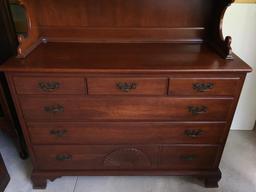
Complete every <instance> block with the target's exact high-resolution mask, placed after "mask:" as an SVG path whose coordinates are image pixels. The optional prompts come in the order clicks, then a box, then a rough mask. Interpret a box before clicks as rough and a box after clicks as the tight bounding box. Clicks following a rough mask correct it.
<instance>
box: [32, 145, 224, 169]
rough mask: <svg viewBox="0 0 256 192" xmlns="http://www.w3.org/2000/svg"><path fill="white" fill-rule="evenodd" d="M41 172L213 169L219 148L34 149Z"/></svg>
mask: <svg viewBox="0 0 256 192" xmlns="http://www.w3.org/2000/svg"><path fill="white" fill-rule="evenodd" d="M34 151H35V155H36V161H37V164H38V168H39V169H41V170H49V169H51V170H53V169H54V170H75V169H80V170H82V169H87V170H88V169H90V170H95V169H105V170H106V169H112V170H118V169H119V170H120V169H123V170H128V169H133V170H134V169H138V170H139V169H155V168H161V169H180V170H182V169H186V170H187V169H199V168H200V169H210V168H213V167H214V166H215V160H216V158H217V155H218V152H219V147H218V146H209V147H207V146H206V147H195V146H161V145H134V146H130V145H46V146H34Z"/></svg>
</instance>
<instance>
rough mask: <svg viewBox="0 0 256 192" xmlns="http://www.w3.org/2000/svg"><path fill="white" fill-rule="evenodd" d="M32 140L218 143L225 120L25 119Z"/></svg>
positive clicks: (64, 142)
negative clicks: (79, 120) (209, 121)
mask: <svg viewBox="0 0 256 192" xmlns="http://www.w3.org/2000/svg"><path fill="white" fill-rule="evenodd" d="M27 125H28V128H29V132H30V138H31V141H32V143H33V144H130V143H133V144H159V143H166V144H172V143H178V144H182V143H183V144H185V143H186V144H200V143H201V144H217V143H220V142H221V141H222V139H223V138H222V137H221V135H222V134H223V132H224V130H225V125H226V124H225V123H221V122H220V123H217V122H216V123H197V122H195V123H192V122H188V123H170V122H84V123H81V122H79V123H78V122H77V123H68V122H65V123H63V122H59V123H41V122H39V123H35V122H33V123H27Z"/></svg>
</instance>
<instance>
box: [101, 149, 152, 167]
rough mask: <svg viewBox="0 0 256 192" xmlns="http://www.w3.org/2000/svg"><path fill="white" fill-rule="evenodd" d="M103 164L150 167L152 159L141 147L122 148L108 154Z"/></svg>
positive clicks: (109, 165)
mask: <svg viewBox="0 0 256 192" xmlns="http://www.w3.org/2000/svg"><path fill="white" fill-rule="evenodd" d="M103 164H104V166H105V167H108V168H136V167H149V166H150V165H151V161H150V159H149V158H148V157H147V155H146V154H145V153H144V152H142V151H141V150H139V149H136V148H121V149H117V150H115V151H112V152H111V153H109V154H108V155H106V156H105V158H104V162H103Z"/></svg>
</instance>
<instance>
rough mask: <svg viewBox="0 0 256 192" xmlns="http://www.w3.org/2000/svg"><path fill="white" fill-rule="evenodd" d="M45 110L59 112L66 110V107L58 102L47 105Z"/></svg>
mask: <svg viewBox="0 0 256 192" xmlns="http://www.w3.org/2000/svg"><path fill="white" fill-rule="evenodd" d="M44 110H45V112H48V113H59V112H64V107H63V106H61V105H59V104H57V105H51V106H45V107H44Z"/></svg>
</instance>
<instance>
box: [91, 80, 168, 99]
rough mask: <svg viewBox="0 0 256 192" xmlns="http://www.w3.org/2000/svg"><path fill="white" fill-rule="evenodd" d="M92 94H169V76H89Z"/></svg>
mask: <svg viewBox="0 0 256 192" xmlns="http://www.w3.org/2000/svg"><path fill="white" fill-rule="evenodd" d="M87 82H88V94H89V95H90V94H91V95H167V89H168V79H167V78H136V77H127V78H123V77H120V78H88V79H87Z"/></svg>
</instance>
